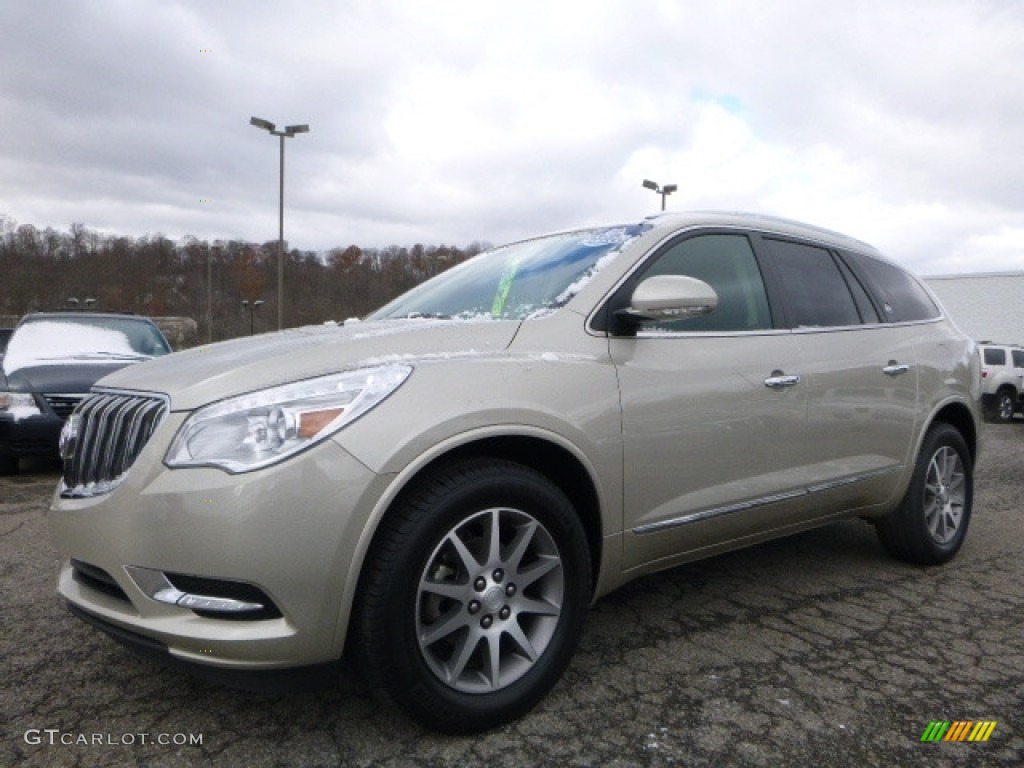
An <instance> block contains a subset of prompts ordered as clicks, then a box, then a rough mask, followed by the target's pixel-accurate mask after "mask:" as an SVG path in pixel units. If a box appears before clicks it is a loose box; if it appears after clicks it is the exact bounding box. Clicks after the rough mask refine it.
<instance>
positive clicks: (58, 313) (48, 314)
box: [18, 310, 153, 325]
mask: <svg viewBox="0 0 1024 768" xmlns="http://www.w3.org/2000/svg"><path fill="white" fill-rule="evenodd" d="M69 317H70V318H80V319H87V318H88V319H91V318H97V317H102V318H110V319H117V320H139V321H141V322H143V323H152V322H153V321H152V320H150V319H149V318H148V317H144V316H143V315H136V314H135V313H134V312H89V311H84V312H83V311H82V310H46V311H40V312H30V313H29V314H27V315H25V316H24V317H22V318H21V320H19V321H18V325H21V324H22V323H24V322H26V321H32V320H51V319H58V318H59V319H66V318H69Z"/></svg>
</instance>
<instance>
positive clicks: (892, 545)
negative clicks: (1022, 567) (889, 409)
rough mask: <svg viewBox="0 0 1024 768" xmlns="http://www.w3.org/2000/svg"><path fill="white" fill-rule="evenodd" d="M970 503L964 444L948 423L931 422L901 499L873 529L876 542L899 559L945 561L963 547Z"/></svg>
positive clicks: (969, 475) (971, 491) (971, 469)
mask: <svg viewBox="0 0 1024 768" xmlns="http://www.w3.org/2000/svg"><path fill="white" fill-rule="evenodd" d="M973 505H974V466H973V462H972V461H971V454H970V451H968V449H967V444H966V443H965V442H964V439H963V436H962V435H961V434H960V432H959V431H957V430H956V429H955V428H954V427H952V426H950V425H949V424H945V423H941V422H939V423H936V424H933V425H932V426H931V428H930V429H929V430H928V432H927V434H926V435H925V437H924V441H923V443H922V444H921V452H920V454H918V457H917V463H916V464H915V465H914V474H913V476H912V477H911V479H910V487H909V488H908V489H907V493H906V495H905V496H904V497H903V501H902V502H901V503H900V506H899V507H898V508H897V509H896V511H894V512H893V513H892V514H890V515H888V516H887V517H885V518H883V519H882V520H880V521H879V522H878V524H877V526H876V529H877V531H878V538H879V539H880V540H881V542H882V546H884V547H885V549H886V551H888V552H889V554H890V555H892V556H893V557H895V558H897V559H899V560H904V561H906V562H909V563H915V564H918V565H938V564H940V563H945V562H947V561H948V560H950V559H951V558H952V557H953V556H954V555H955V554H956V553H957V552H958V551H959V550H960V547H961V546H962V545H963V543H964V538H965V537H966V536H967V527H968V525H969V523H970V521H971V509H972V507H973Z"/></svg>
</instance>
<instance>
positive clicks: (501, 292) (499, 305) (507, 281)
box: [491, 259, 519, 317]
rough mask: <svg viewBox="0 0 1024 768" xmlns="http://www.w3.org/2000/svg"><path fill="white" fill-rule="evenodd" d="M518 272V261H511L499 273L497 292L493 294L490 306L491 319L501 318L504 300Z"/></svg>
mask: <svg viewBox="0 0 1024 768" xmlns="http://www.w3.org/2000/svg"><path fill="white" fill-rule="evenodd" d="M518 270H519V259H513V260H512V261H510V262H509V263H508V266H506V267H505V271H504V272H502V273H501V280H499V281H498V292H497V293H496V294H494V303H493V304H492V305H491V317H501V313H502V312H504V311H505V300H506V299H507V298H508V292H509V291H510V290H511V289H512V281H513V280H514V279H515V277H516V272H517V271H518Z"/></svg>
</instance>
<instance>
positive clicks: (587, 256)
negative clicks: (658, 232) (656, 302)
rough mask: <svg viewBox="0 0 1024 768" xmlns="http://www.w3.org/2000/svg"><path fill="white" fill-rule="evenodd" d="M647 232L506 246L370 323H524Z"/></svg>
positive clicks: (630, 229) (604, 231) (614, 231)
mask: <svg viewBox="0 0 1024 768" xmlns="http://www.w3.org/2000/svg"><path fill="white" fill-rule="evenodd" d="M649 228H650V225H649V224H646V223H645V224H637V225H633V226H626V227H603V228H600V229H588V230H582V231H578V232H568V233H565V234H560V235H550V236H548V237H540V238H537V239H535V240H525V241H523V242H519V243H513V244H512V245H506V246H502V247H500V248H496V249H494V250H493V251H488V252H486V253H481V254H480V255H479V256H476V257H474V258H472V259H470V260H469V261H466V262H464V263H462V264H460V265H458V266H456V267H453V268H452V269H450V270H448V271H447V272H443V273H441V274H440V275H438V276H437V277H435V278H433V279H431V280H428V281H427V282H425V283H423V284H422V285H419V286H417V287H416V288H413V289H412V290H411V291H409V292H408V293H405V294H403V295H401V296H399V297H398V298H397V299H395V300H394V301H392V302H391V303H390V304H386V305H385V306H383V307H382V308H381V309H379V310H377V311H376V312H374V313H373V314H371V315H370V316H369V317H368V318H367V319H368V320H387V319H394V318H408V317H441V318H459V319H478V318H481V319H482V318H495V319H499V318H500V319H510V320H522V319H525V318H527V317H530V316H531V315H535V314H537V313H540V312H544V311H549V310H552V309H556V308H557V307H560V306H562V305H563V304H565V303H566V302H567V301H569V299H571V298H572V297H573V296H575V295H576V294H577V293H579V292H580V291H581V290H582V289H583V287H584V286H585V285H586V284H587V282H588V281H589V280H590V279H591V278H593V276H594V275H596V274H597V273H598V272H599V271H600V270H601V269H602V268H603V267H604V266H605V265H606V264H608V263H609V262H610V261H611V260H612V259H614V257H615V255H616V254H617V253H618V252H619V251H620V250H621V249H622V247H623V246H624V245H626V243H628V242H629V241H630V240H632V239H633V238H635V237H637V236H638V235H639V234H641V233H642V232H644V231H646V230H647V229H649Z"/></svg>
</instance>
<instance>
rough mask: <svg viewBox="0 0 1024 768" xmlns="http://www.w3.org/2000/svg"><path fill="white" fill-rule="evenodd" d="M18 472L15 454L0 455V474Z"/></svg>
mask: <svg viewBox="0 0 1024 768" xmlns="http://www.w3.org/2000/svg"><path fill="white" fill-rule="evenodd" d="M16 474H18V457H17V456H0V475H16Z"/></svg>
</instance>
